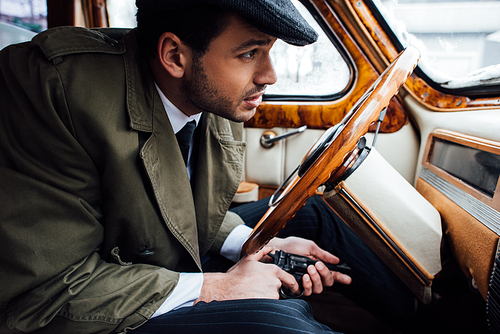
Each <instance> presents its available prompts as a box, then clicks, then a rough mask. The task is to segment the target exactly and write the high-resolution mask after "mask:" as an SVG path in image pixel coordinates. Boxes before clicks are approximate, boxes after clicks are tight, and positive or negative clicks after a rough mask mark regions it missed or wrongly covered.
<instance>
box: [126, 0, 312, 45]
mask: <svg viewBox="0 0 500 334" xmlns="http://www.w3.org/2000/svg"><path fill="white" fill-rule="evenodd" d="M203 4H205V5H213V6H217V7H220V8H222V9H224V10H226V11H228V12H231V13H236V14H238V15H240V16H241V17H243V18H244V19H245V20H247V22H248V23H250V24H251V25H253V26H254V27H255V28H257V29H259V30H260V31H262V32H264V33H266V34H268V35H271V36H273V37H276V38H279V39H282V40H283V41H285V42H287V43H289V44H292V45H298V46H303V45H307V44H311V43H314V42H316V40H317V39H318V34H317V33H316V31H315V30H314V29H313V28H312V27H311V26H310V25H309V24H308V23H307V21H306V20H305V19H304V18H303V17H302V15H301V14H300V13H299V11H298V10H297V9H296V8H295V6H294V5H293V4H292V2H291V0H136V5H137V8H138V9H139V10H182V9H188V8H190V7H194V6H197V5H203Z"/></svg>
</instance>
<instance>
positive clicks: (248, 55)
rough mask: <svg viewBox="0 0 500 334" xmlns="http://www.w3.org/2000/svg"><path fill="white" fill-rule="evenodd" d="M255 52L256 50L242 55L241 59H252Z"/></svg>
mask: <svg viewBox="0 0 500 334" xmlns="http://www.w3.org/2000/svg"><path fill="white" fill-rule="evenodd" d="M256 52H257V51H256V50H252V51H248V52H245V53H243V54H242V55H241V57H242V58H246V59H250V58H253V57H254V56H255V53H256Z"/></svg>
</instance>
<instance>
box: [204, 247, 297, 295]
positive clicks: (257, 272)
mask: <svg viewBox="0 0 500 334" xmlns="http://www.w3.org/2000/svg"><path fill="white" fill-rule="evenodd" d="M272 249H273V248H272V247H269V246H266V247H264V248H263V249H261V250H260V251H259V252H257V253H256V254H253V255H249V256H245V257H244V258H242V259H241V260H240V261H238V263H236V264H235V265H234V266H233V267H231V268H230V269H229V270H228V271H227V273H205V274H203V286H202V288H201V294H200V297H199V298H198V299H197V300H196V301H195V304H196V303H197V302H199V301H204V302H210V301H212V300H231V299H249V298H267V299H279V289H280V287H281V286H282V285H283V286H285V287H287V288H288V289H289V290H290V291H292V292H293V293H297V294H298V293H300V289H299V284H298V283H297V281H296V280H295V278H294V277H293V276H292V275H290V274H289V273H287V272H285V271H283V270H281V269H280V268H279V267H278V266H275V265H274V264H271V263H264V262H262V261H261V259H262V257H263V256H265V255H266V254H267V253H269V252H270V251H272Z"/></svg>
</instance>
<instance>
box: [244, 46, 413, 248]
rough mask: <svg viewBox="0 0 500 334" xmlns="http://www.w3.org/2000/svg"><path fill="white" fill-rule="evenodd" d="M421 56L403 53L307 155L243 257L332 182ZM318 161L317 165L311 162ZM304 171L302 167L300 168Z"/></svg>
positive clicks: (246, 243)
mask: <svg viewBox="0 0 500 334" xmlns="http://www.w3.org/2000/svg"><path fill="white" fill-rule="evenodd" d="M419 58H420V52H419V51H418V50H417V49H416V48H415V47H411V46H410V47H408V48H406V49H405V50H403V51H402V52H401V53H400V54H399V55H398V57H397V58H396V59H395V60H394V61H393V62H392V63H391V65H390V66H389V67H387V69H386V70H385V71H384V72H383V73H382V74H381V75H380V76H379V77H378V79H377V80H376V81H375V82H374V83H373V84H372V86H371V87H370V88H369V89H368V90H367V92H366V93H365V94H364V95H363V96H362V97H361V98H360V99H359V101H358V102H357V103H356V104H355V105H354V107H353V108H352V109H351V110H350V111H349V113H347V115H346V116H345V117H344V118H343V119H342V121H341V122H340V123H339V126H338V127H336V128H335V129H333V128H330V129H328V130H327V131H326V132H325V133H324V134H323V136H321V138H319V139H318V141H317V142H316V143H315V144H314V145H313V147H312V148H311V150H309V152H308V153H307V154H306V156H305V157H304V160H303V161H302V164H301V165H304V164H305V163H307V168H306V170H305V171H304V170H303V171H302V173H301V175H300V176H299V175H297V176H295V177H294V178H290V181H289V184H288V185H287V186H286V188H285V189H284V190H283V192H282V193H281V195H280V196H279V197H278V199H277V200H275V201H274V203H270V207H269V209H268V211H267V212H266V213H265V214H264V216H263V217H262V218H261V220H260V221H259V223H258V224H257V225H256V226H255V228H254V229H253V231H252V233H251V234H250V236H249V237H248V239H247V240H246V242H245V244H244V245H243V248H242V251H243V253H242V255H244V254H253V253H255V252H257V251H259V250H260V249H261V248H262V247H263V246H265V245H266V244H267V243H268V242H269V240H270V239H271V238H273V237H274V236H275V235H276V234H277V233H278V232H279V231H280V230H281V229H282V228H283V227H285V225H286V223H287V222H288V221H289V220H290V219H292V218H293V216H295V213H296V212H297V211H298V210H300V209H301V208H302V207H303V206H304V205H305V203H306V201H307V199H308V198H309V197H311V196H313V195H314V194H315V193H316V190H317V189H318V187H319V186H321V185H323V184H324V183H325V182H327V181H329V182H332V180H330V178H331V176H332V175H334V174H335V171H337V169H339V168H340V167H341V166H342V164H343V163H344V160H345V159H346V157H348V156H349V154H350V152H352V151H353V150H354V149H355V148H356V144H357V142H358V140H359V139H360V138H361V137H362V136H364V135H365V134H366V133H367V132H368V128H369V126H370V124H371V123H373V122H375V121H376V120H377V119H378V117H379V114H380V112H381V111H382V110H383V109H384V108H386V107H387V106H388V105H389V101H390V99H391V98H392V97H393V96H394V95H396V93H397V92H398V91H399V89H400V88H401V86H402V85H403V84H404V82H405V81H406V79H407V78H408V77H409V76H410V75H411V73H412V72H413V70H414V69H415V67H416V66H417V63H418V60H419ZM309 158H314V161H309ZM299 167H300V166H299Z"/></svg>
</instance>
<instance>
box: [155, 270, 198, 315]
mask: <svg viewBox="0 0 500 334" xmlns="http://www.w3.org/2000/svg"><path fill="white" fill-rule="evenodd" d="M202 285H203V273H180V275H179V281H178V283H177V286H176V287H175V289H174V291H172V293H171V294H170V295H169V296H168V298H167V299H166V300H165V301H164V302H163V304H162V305H161V306H160V308H158V310H156V312H155V313H154V314H153V316H152V317H151V319H153V318H155V317H157V316H160V315H162V314H165V313H167V312H170V311H173V310H177V309H179V308H181V307H187V306H193V304H194V302H195V301H196V299H198V298H199V297H200V294H201V286H202Z"/></svg>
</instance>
